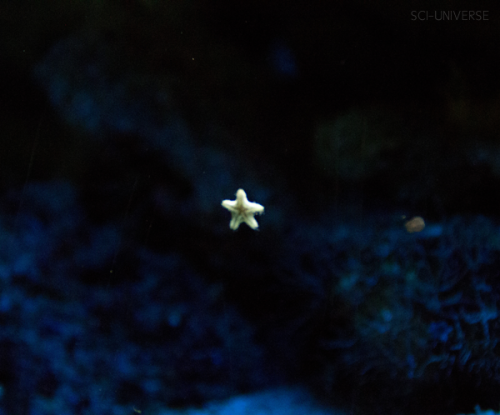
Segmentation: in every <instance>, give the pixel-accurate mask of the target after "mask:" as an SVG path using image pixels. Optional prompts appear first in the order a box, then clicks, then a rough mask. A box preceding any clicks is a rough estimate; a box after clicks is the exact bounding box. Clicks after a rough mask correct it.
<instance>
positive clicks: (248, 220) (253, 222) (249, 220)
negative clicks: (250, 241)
mask: <svg viewBox="0 0 500 415" xmlns="http://www.w3.org/2000/svg"><path fill="white" fill-rule="evenodd" d="M245 223H246V224H247V225H248V226H250V227H251V228H252V229H257V228H258V227H259V223H258V222H257V221H256V220H255V218H254V217H253V215H248V216H247V217H246V218H245Z"/></svg>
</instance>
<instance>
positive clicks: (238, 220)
mask: <svg viewBox="0 0 500 415" xmlns="http://www.w3.org/2000/svg"><path fill="white" fill-rule="evenodd" d="M243 221H244V218H243V216H242V215H240V214H238V213H233V214H232V217H231V222H229V227H230V228H231V229H232V230H233V231H235V230H236V229H238V228H239V227H240V225H241V224H242V223H243Z"/></svg>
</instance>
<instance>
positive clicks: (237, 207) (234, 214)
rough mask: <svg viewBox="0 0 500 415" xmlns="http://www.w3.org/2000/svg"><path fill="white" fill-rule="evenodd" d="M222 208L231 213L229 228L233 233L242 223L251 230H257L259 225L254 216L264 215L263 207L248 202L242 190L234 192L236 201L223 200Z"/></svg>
mask: <svg viewBox="0 0 500 415" xmlns="http://www.w3.org/2000/svg"><path fill="white" fill-rule="evenodd" d="M222 206H223V207H225V208H226V209H227V210H229V212H231V222H229V227H230V228H231V229H232V230H233V231H235V230H236V229H238V227H239V226H240V224H241V223H242V222H245V223H246V224H247V225H248V226H250V227H251V228H252V229H257V228H258V227H259V224H258V223H257V221H256V220H255V218H254V215H256V214H257V215H260V214H261V213H264V206H262V205H259V204H258V203H254V202H249V201H248V199H247V194H246V193H245V191H244V190H243V189H238V191H237V192H236V200H223V201H222Z"/></svg>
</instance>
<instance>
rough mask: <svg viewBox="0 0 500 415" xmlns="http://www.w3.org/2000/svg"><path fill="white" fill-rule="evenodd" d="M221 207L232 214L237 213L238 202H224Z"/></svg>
mask: <svg viewBox="0 0 500 415" xmlns="http://www.w3.org/2000/svg"><path fill="white" fill-rule="evenodd" d="M221 205H222V206H223V207H225V208H226V209H227V210H229V211H230V212H236V200H228V199H226V200H223V201H222V203H221Z"/></svg>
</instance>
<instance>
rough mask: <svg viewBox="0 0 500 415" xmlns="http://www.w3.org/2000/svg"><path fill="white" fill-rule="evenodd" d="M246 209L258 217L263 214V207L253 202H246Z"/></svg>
mask: <svg viewBox="0 0 500 415" xmlns="http://www.w3.org/2000/svg"><path fill="white" fill-rule="evenodd" d="M246 208H247V210H248V211H249V212H253V213H258V214H259V215H260V214H261V213H264V206H262V205H259V204H258V203H255V202H248V203H247V205H246Z"/></svg>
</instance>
